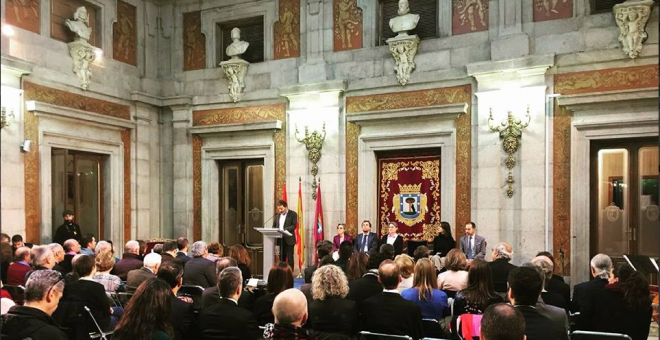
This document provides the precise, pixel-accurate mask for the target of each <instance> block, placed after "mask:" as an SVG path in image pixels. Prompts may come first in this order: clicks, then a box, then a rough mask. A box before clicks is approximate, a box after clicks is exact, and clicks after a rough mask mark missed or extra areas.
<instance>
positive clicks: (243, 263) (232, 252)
mask: <svg viewBox="0 0 660 340" xmlns="http://www.w3.org/2000/svg"><path fill="white" fill-rule="evenodd" d="M229 257H231V258H232V259H234V260H236V263H238V269H240V270H241V274H242V275H243V281H245V280H247V279H249V278H251V277H252V272H251V271H250V264H251V263H252V259H251V258H250V254H248V251H247V249H245V247H243V245H241V244H235V245H233V246H231V248H229Z"/></svg>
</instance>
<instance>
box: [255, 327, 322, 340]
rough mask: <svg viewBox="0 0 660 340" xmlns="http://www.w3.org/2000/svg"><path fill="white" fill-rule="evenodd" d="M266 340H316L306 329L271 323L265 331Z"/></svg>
mask: <svg viewBox="0 0 660 340" xmlns="http://www.w3.org/2000/svg"><path fill="white" fill-rule="evenodd" d="M264 339H273V340H314V337H313V336H311V335H310V334H309V333H308V332H307V330H306V329H303V328H300V327H296V326H292V325H276V324H273V323H269V324H267V325H266V329H265V330H264Z"/></svg>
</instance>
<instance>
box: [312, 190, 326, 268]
mask: <svg viewBox="0 0 660 340" xmlns="http://www.w3.org/2000/svg"><path fill="white" fill-rule="evenodd" d="M314 215H315V216H314V249H316V244H317V243H319V241H320V240H323V238H324V237H323V204H322V203H321V182H320V181H319V188H318V192H317V194H316V213H315V214H314ZM318 260H319V259H318V258H317V255H316V252H314V261H315V262H318Z"/></svg>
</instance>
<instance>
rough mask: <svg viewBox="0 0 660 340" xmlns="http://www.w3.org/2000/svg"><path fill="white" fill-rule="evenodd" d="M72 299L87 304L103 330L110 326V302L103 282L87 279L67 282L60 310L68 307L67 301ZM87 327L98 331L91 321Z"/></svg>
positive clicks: (59, 306)
mask: <svg viewBox="0 0 660 340" xmlns="http://www.w3.org/2000/svg"><path fill="white" fill-rule="evenodd" d="M71 301H81V302H83V303H84V304H85V306H87V307H89V309H90V311H91V312H92V315H94V318H95V319H96V322H98V324H99V326H101V328H102V329H103V330H108V329H109V328H110V303H109V301H108V297H107V296H106V295H105V288H104V287H103V285H102V284H100V283H98V282H94V281H90V280H86V279H79V280H77V281H74V282H71V283H67V284H66V286H65V287H64V294H63V295H62V299H61V300H60V303H59V305H58V310H59V309H60V308H62V309H66V308H67V303H66V302H71ZM87 329H88V330H89V331H96V328H95V327H94V324H93V322H91V321H90V322H89V323H88V324H87Z"/></svg>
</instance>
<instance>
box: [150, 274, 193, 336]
mask: <svg viewBox="0 0 660 340" xmlns="http://www.w3.org/2000/svg"><path fill="white" fill-rule="evenodd" d="M157 277H158V278H159V279H161V280H163V281H165V282H167V283H168V284H169V285H170V287H172V294H170V301H171V305H172V314H171V318H170V325H171V326H172V335H173V337H172V338H173V339H174V340H187V339H190V340H193V339H196V338H197V337H196V336H195V334H194V327H193V326H194V321H195V312H194V310H193V305H192V304H190V303H186V302H183V301H181V299H179V298H178V297H177V296H176V293H177V292H178V291H179V288H181V285H183V267H182V266H181V265H180V264H179V263H176V262H173V261H168V262H165V263H163V264H162V265H161V266H160V268H158V274H157Z"/></svg>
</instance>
